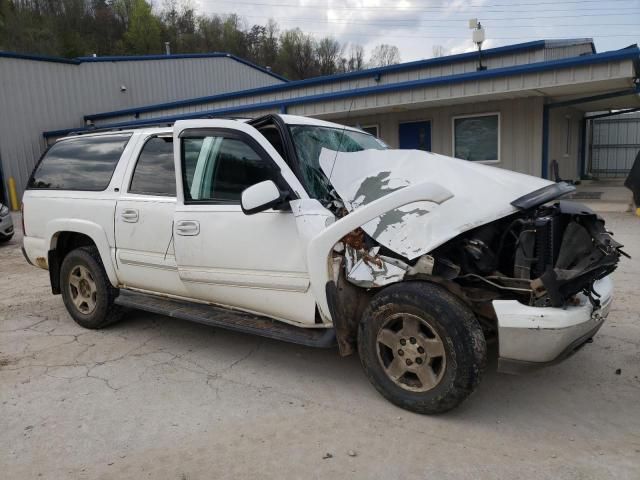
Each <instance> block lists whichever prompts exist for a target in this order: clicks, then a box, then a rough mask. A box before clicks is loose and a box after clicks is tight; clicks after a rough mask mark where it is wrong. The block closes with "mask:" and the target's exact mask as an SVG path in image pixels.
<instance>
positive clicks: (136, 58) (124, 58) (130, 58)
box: [0, 51, 289, 82]
mask: <svg viewBox="0 0 640 480" xmlns="http://www.w3.org/2000/svg"><path fill="white" fill-rule="evenodd" d="M3 57H4V58H17V59H20V60H33V61H37V62H52V63H64V64H70V65H80V64H81V63H100V62H141V61H147V60H179V59H190V58H230V59H232V60H235V61H236V62H239V63H242V64H244V65H247V66H249V67H251V68H255V69H256V70H260V71H261V72H262V73H266V74H267V75H270V76H272V77H274V78H277V79H278V80H281V81H283V82H288V81H289V80H288V79H286V78H285V77H283V76H282V75H278V74H277V73H274V72H272V71H271V70H267V69H266V68H264V67H261V66H259V65H256V64H254V63H251V62H249V61H248V60H245V59H243V58H240V57H236V56H235V55H232V54H230V53H222V52H213V53H185V54H176V55H120V56H105V57H77V58H61V57H50V56H47V55H31V54H26V53H16V52H2V51H0V58H3Z"/></svg>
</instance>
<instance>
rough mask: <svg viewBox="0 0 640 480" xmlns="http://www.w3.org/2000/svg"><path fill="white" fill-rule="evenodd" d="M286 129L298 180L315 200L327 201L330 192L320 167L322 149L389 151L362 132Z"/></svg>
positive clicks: (376, 140)
mask: <svg viewBox="0 0 640 480" xmlns="http://www.w3.org/2000/svg"><path fill="white" fill-rule="evenodd" d="M289 129H290V130H291V136H292V137H293V144H294V145H295V148H296V153H297V155H298V160H299V162H300V172H301V174H302V177H303V178H302V179H301V181H302V183H303V184H304V187H305V188H306V190H307V192H308V193H309V195H310V196H311V197H312V198H317V199H327V198H328V197H329V190H330V188H329V182H328V180H327V177H326V176H325V174H324V173H323V172H322V169H321V168H320V152H321V151H322V149H323V148H327V149H329V150H334V151H336V152H337V151H340V152H360V151H362V150H385V149H387V148H388V147H387V146H386V145H385V143H384V142H383V141H382V140H379V139H377V138H376V137H374V136H373V135H369V134H368V133H364V132H355V131H353V130H347V129H341V128H333V127H320V126H316V125H291V126H290V127H289Z"/></svg>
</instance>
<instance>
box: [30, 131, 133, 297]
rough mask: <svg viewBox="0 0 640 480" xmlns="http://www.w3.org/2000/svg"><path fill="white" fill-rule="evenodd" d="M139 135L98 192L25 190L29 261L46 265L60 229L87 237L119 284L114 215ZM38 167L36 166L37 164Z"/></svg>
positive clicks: (42, 266) (110, 276) (112, 278)
mask: <svg viewBox="0 0 640 480" xmlns="http://www.w3.org/2000/svg"><path fill="white" fill-rule="evenodd" d="M139 138H140V137H139V135H137V134H133V135H132V137H131V139H130V140H129V143H128V144H127V146H126V147H125V149H124V152H123V153H122V156H121V158H120V161H119V162H118V165H117V166H116V168H115V170H114V172H113V175H112V177H111V181H110V182H109V185H108V187H107V188H106V189H105V190H103V191H100V192H87V191H70V190H46V189H30V190H26V191H25V193H24V196H23V199H22V205H23V218H24V226H25V232H24V239H23V246H24V249H25V253H26V255H27V257H28V258H29V260H30V261H31V262H32V263H33V264H34V265H37V266H39V267H41V268H45V269H47V268H48V265H47V256H48V251H49V250H51V249H53V248H55V246H56V242H57V239H58V235H59V233H60V232H65V231H67V232H77V233H82V234H84V235H87V236H89V237H90V238H91V239H92V240H93V241H94V243H95V244H96V246H97V247H98V250H99V252H100V256H101V258H102V261H103V263H104V267H105V270H106V272H107V275H108V277H109V280H110V281H111V283H112V284H113V285H117V284H118V277H117V274H116V269H115V268H114V266H115V255H114V252H115V234H114V214H115V206H116V202H117V200H118V198H119V196H120V191H121V190H122V188H123V185H124V184H126V182H127V179H126V178H125V172H126V170H127V165H128V163H129V161H130V158H131V155H132V153H133V152H135V150H136V146H137V143H138V142H139ZM36 168H37V167H36Z"/></svg>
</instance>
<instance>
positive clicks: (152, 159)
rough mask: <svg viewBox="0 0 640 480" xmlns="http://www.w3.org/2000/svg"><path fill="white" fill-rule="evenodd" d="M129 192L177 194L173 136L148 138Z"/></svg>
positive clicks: (171, 195)
mask: <svg viewBox="0 0 640 480" xmlns="http://www.w3.org/2000/svg"><path fill="white" fill-rule="evenodd" d="M129 192H130V193H139V194H142V195H162V196H167V197H175V196H176V173H175V166H174V162H173V138H171V137H153V138H150V139H149V140H147V142H146V143H145V144H144V147H142V151H141V152H140V156H139V157H138V163H137V164H136V169H135V171H134V172H133V177H132V178H131V186H130V187H129Z"/></svg>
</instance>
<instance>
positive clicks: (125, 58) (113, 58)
mask: <svg viewBox="0 0 640 480" xmlns="http://www.w3.org/2000/svg"><path fill="white" fill-rule="evenodd" d="M228 56H230V55H229V54H227V53H222V52H211V53H178V54H173V55H105V56H101V57H77V60H79V61H81V62H91V63H95V62H138V61H141V60H142V61H144V60H169V59H181V58H208V57H210V58H217V57H228Z"/></svg>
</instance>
